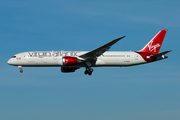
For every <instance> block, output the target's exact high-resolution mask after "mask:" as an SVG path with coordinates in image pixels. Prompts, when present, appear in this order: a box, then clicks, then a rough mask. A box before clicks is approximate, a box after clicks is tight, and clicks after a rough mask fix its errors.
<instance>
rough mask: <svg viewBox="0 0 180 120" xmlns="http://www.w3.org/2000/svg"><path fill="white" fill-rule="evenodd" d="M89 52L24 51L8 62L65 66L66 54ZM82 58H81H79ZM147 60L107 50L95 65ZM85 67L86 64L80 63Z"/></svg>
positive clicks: (139, 62)
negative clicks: (63, 61) (64, 58)
mask: <svg viewBox="0 0 180 120" xmlns="http://www.w3.org/2000/svg"><path fill="white" fill-rule="evenodd" d="M85 53H87V51H37V52H34V51H33V52H23V53H19V54H16V55H15V57H14V58H13V57H12V58H11V59H10V60H9V61H8V64H10V65H14V66H23V67H35V66H39V67H41V66H47V67H48V66H63V64H62V58H63V57H65V56H71V57H77V58H78V56H80V55H82V54H85ZM79 59H80V58H79ZM144 63H146V61H145V60H144V59H143V58H142V57H141V55H139V54H138V53H136V52H120V51H111V52H109V51H107V52H105V53H103V54H102V55H101V56H99V57H97V60H96V62H95V65H93V67H98V66H132V65H138V64H144ZM77 66H78V67H84V66H85V65H84V64H78V65H77Z"/></svg>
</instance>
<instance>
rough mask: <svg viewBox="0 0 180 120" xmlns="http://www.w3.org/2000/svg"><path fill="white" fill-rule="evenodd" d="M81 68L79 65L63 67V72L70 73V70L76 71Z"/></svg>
mask: <svg viewBox="0 0 180 120" xmlns="http://www.w3.org/2000/svg"><path fill="white" fill-rule="evenodd" d="M77 69H79V67H73V68H71V67H61V72H63V73H69V72H75V70H77Z"/></svg>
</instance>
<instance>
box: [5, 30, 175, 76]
mask: <svg viewBox="0 0 180 120" xmlns="http://www.w3.org/2000/svg"><path fill="white" fill-rule="evenodd" d="M166 32H167V30H161V31H159V32H158V33H157V35H155V36H154V38H152V40H150V42H149V43H148V44H147V45H146V46H145V47H144V48H143V49H142V50H140V51H137V52H126V51H107V50H109V49H110V47H111V46H112V45H114V44H115V43H116V42H118V41H119V40H121V39H122V38H124V37H125V36H123V37H120V38H117V39H115V40H113V41H111V42H109V43H107V44H105V45H103V46H101V47H99V48H97V49H94V50H92V51H32V52H23V53H19V54H16V55H14V56H13V57H12V58H10V59H9V61H8V62H7V63H8V64H9V65H13V66H18V68H20V72H21V73H22V72H23V70H22V67H61V71H62V72H66V73H68V72H75V70H77V69H79V68H81V67H85V72H84V73H85V74H88V75H91V74H92V72H93V69H92V67H101V66H114V67H126V66H133V65H140V64H145V63H150V62H155V61H158V60H162V59H166V58H167V56H165V54H167V53H169V52H170V51H171V50H170V51H165V52H162V53H159V51H160V48H161V45H162V43H163V40H164V37H165V34H166Z"/></svg>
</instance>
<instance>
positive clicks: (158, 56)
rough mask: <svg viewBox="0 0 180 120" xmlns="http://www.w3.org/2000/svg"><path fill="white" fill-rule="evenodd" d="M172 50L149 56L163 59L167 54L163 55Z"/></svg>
mask: <svg viewBox="0 0 180 120" xmlns="http://www.w3.org/2000/svg"><path fill="white" fill-rule="evenodd" d="M171 51H172V50H169V51H165V52H162V53H159V54H156V55H153V56H151V57H150V58H152V59H156V60H161V59H165V58H168V57H167V56H164V55H165V54H167V53H169V52H171Z"/></svg>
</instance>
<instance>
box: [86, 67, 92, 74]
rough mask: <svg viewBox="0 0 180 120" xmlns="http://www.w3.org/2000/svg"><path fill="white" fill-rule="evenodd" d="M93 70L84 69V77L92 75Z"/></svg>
mask: <svg viewBox="0 0 180 120" xmlns="http://www.w3.org/2000/svg"><path fill="white" fill-rule="evenodd" d="M92 72H93V69H92V68H86V71H84V74H85V75H87V74H88V75H92Z"/></svg>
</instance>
